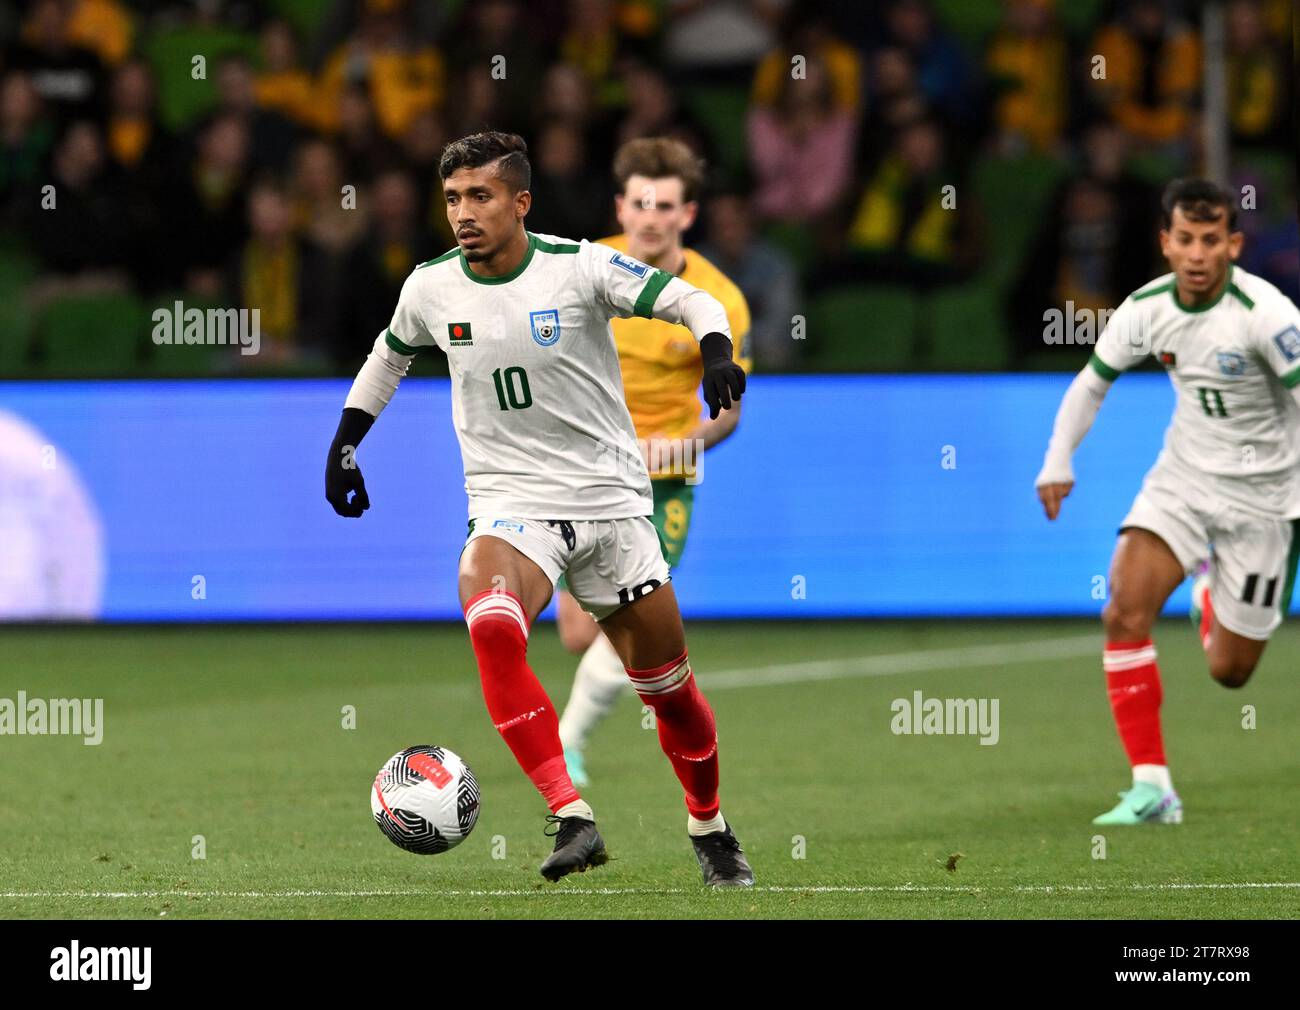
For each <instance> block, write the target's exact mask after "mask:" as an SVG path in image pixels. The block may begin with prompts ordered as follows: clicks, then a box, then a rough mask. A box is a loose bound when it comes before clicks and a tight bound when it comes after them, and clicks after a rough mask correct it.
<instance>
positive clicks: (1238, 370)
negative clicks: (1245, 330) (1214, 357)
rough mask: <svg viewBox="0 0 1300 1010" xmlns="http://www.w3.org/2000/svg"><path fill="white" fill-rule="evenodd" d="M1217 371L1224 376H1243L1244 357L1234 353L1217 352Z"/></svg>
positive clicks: (1244, 370)
mask: <svg viewBox="0 0 1300 1010" xmlns="http://www.w3.org/2000/svg"><path fill="white" fill-rule="evenodd" d="M1218 355H1219V371H1220V372H1222V373H1223V374H1224V375H1245V374H1246V356H1245V355H1244V354H1238V353H1237V352H1236V351H1219V352H1218Z"/></svg>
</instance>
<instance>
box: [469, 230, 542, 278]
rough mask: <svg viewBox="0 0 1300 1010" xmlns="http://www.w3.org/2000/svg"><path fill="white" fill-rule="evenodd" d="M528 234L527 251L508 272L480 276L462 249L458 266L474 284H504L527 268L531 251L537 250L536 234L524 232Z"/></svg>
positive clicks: (530, 260) (531, 258) (531, 255)
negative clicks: (470, 264) (493, 275)
mask: <svg viewBox="0 0 1300 1010" xmlns="http://www.w3.org/2000/svg"><path fill="white" fill-rule="evenodd" d="M524 234H525V235H527V236H528V251H527V252H525V253H524V258H523V259H521V260H520V261H519V266H517V267H515V268H514V269H513V270H511V271H510V272H509V273H508V274H502V275H501V276H500V277H480V276H479V275H478V274H476V273H475V272H474V271H473V270H471V269H470V268H469V260H467V259H466V258H465V252H464V250H462V251H461V253H460V257H459V258H460V268H461V269H462V270H464V271H465V276H466V277H468V278H469V279H470V280H472V281H473V282H474V283H475V284H506V283H509V282H510V281H512V280H514V279H515V278H516V277H518V276H519V275H520V274H521V273H523V272H524V271H525V270H527V269H528V264H529V263H531V262H532V261H533V253H535V252H536V251H537V236H536V235H534V234H533V233H532V232H525V233H524Z"/></svg>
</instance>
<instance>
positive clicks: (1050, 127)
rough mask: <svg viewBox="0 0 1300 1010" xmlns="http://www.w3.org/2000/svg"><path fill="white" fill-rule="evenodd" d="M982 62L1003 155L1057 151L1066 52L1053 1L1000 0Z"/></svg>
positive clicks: (1064, 93) (1065, 103)
mask: <svg viewBox="0 0 1300 1010" xmlns="http://www.w3.org/2000/svg"><path fill="white" fill-rule="evenodd" d="M1004 6H1005V11H1004V16H1003V20H1002V25H1001V27H1000V28H999V29H998V31H997V34H996V35H994V36H993V39H992V41H991V42H990V43H989V48H988V53H987V56H986V59H985V63H986V66H987V68H988V73H989V76H990V77H991V78H992V79H993V88H994V90H995V92H996V98H995V100H994V111H993V114H994V121H995V125H996V128H997V131H998V144H999V147H1000V148H1001V149H1002V151H1003V153H1004V154H1014V153H1019V152H1020V151H1022V150H1024V149H1026V148H1028V149H1030V150H1034V151H1039V152H1043V153H1049V152H1053V151H1055V149H1056V148H1057V146H1058V144H1059V143H1060V140H1061V134H1062V132H1063V131H1064V129H1065V121H1066V116H1067V113H1068V111H1069V110H1068V98H1069V90H1068V87H1069V85H1068V67H1067V60H1068V52H1067V46H1066V39H1065V34H1064V32H1062V30H1061V25H1060V22H1059V21H1058V20H1057V15H1056V0H1004Z"/></svg>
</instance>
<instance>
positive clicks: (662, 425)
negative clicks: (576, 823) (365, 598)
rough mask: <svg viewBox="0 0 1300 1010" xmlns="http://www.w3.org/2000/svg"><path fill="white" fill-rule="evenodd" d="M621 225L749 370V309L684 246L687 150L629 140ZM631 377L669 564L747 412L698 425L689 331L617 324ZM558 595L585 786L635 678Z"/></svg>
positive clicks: (577, 769) (693, 168)
mask: <svg viewBox="0 0 1300 1010" xmlns="http://www.w3.org/2000/svg"><path fill="white" fill-rule="evenodd" d="M614 178H615V179H616V180H617V182H618V187H619V192H618V195H617V196H615V198H614V202H615V207H616V208H617V211H618V222H619V224H620V225H622V227H623V234H622V235H617V236H614V237H612V238H605V239H601V240H600V241H601V242H603V243H604V244H606V245H610V246H613V247H614V248H616V249H618V250H620V251H623V252H626V253H628V254H629V255H631V256H632V257H634V258H635V259H638V260H640V261H641V262H643V263H648V264H649V265H650V266H652V267H656V268H658V269H660V270H664V271H666V272H667V273H669V274H672V275H674V276H677V277H680V278H681V279H682V280H684V281H686V282H687V283H689V284H693V285H695V286H696V287H698V288H702V289H704V290H705V291H707V292H708V293H709V294H711V295H712V296H713V297H714V298H716V299H717V300H718V301H720V302H721V303H722V305H723V307H724V308H725V309H726V311H727V320H728V322H729V323H730V324H731V339H732V345H733V348H734V351H733V354H734V357H735V360H736V361H737V362H739V364H740V365H741V367H742V368H744V369H745V371H746V372H748V371H749V370H750V362H749V358H748V355H747V353H746V351H747V348H746V347H745V338H746V336H747V335H748V333H749V306H748V305H747V304H746V303H745V296H744V295H742V294H741V293H740V289H739V288H738V287H736V285H735V284H733V283H732V282H731V281H730V280H729V279H728V278H727V277H726V276H725V275H724V274H723V273H722V271H721V270H719V269H718V268H717V267H715V266H714V265H713V264H712V263H710V262H709V261H708V260H706V259H705V258H704V257H703V256H701V255H700V254H699V253H697V252H695V251H694V250H692V249H685V248H683V246H682V235H683V234H684V233H685V232H687V231H688V230H689V229H690V227H691V225H692V224H694V222H695V216H696V213H697V212H698V210H699V205H698V203H697V202H696V198H697V196H698V193H699V189H700V187H701V185H702V184H703V181H704V168H703V165H702V163H701V162H700V160H699V159H698V158H697V157H695V155H694V154H693V153H692V152H691V150H690V148H688V147H687V146H686V145H685V144H683V143H681V142H680V141H677V140H672V139H670V138H667V137H649V138H643V139H640V140H633V141H629V142H628V143H626V144H624V145H623V146H622V147H621V148H620V149H619V151H618V153H617V154H616V155H615V157H614ZM610 325H611V326H612V328H613V330H614V342H615V343H616V344H617V345H618V357H619V364H620V365H621V367H622V372H623V395H624V397H625V398H626V400H627V406H628V410H629V411H630V412H631V414H632V423H633V424H634V425H635V426H636V434H637V440H638V442H639V443H640V445H641V447H642V453H643V454H644V455H645V457H646V465H647V468H648V469H649V471H650V478H651V486H652V487H653V489H654V507H655V510H654V516H653V520H654V524H655V528H656V529H658V530H659V537H660V540H661V542H662V544H663V548H664V557H665V558H666V559H667V561H668V564H669V565H671V566H676V565H677V563H678V561H679V560H680V559H681V555H682V549H683V548H684V547H685V546H686V531H687V528H688V527H689V525H690V520H691V506H692V503H693V500H694V495H695V485H696V484H698V483H699V482H700V481H701V480H702V478H703V458H702V454H703V453H704V452H705V451H707V450H708V449H710V448H712V447H713V446H715V445H717V444H718V443H719V442H721V441H722V440H723V439H725V438H727V437H729V436H730V435H731V433H732V432H734V431H735V430H736V424H737V423H738V422H739V420H740V403H739V402H737V403H735V404H734V405H733V406H732V407H731V408H730V409H728V410H723V411H722V412H721V413H720V414H719V415H718V417H717V419H716V420H709V418H708V416H707V415H704V416H702V412H701V405H700V396H699V387H700V376H701V368H702V366H701V364H700V349H699V345H698V343H697V342H696V340H695V339H694V338H693V337H692V336H691V333H690V331H689V330H687V329H686V328H685V327H682V326H677V325H674V324H673V323H666V322H662V321H660V320H657V319H644V318H641V317H639V316H633V317H632V318H630V319H612V320H610ZM559 589H560V591H559V592H558V593H557V594H556V597H557V601H558V603H557V607H558V618H559V628H560V639H561V641H562V642H563V643H564V646H565V648H567V649H568V650H569V651H570V652H574V653H581V654H582V659H581V661H580V662H579V663H578V672H577V675H576V676H575V678H574V682H573V691H572V693H571V694H570V696H569V703H568V705H566V706H565V709H564V713H563V715H562V716H561V717H560V740H561V741H562V742H563V744H564V756H565V759H566V762H567V764H568V767H569V776H570V778H572V779H573V781H574V784H575V785H578V784H584V785H585V784H586V782H587V773H586V768H585V766H584V762H583V758H582V752H583V748H584V747H585V746H586V742H587V737H588V736H589V735H590V733H591V730H592V729H593V728H594V727H595V725H596V724H597V723H598V722H600V720H601V719H603V718H604V717H605V716H606V715H607V714H608V713H609V711H610V709H611V708H613V707H614V703H615V702H616V701H617V700H618V697H619V695H620V694H621V693H622V691H623V689H624V687H625V686H626V685H627V683H628V680H627V674H626V672H625V671H624V669H623V663H622V661H621V660H620V659H619V658H618V654H617V653H615V651H614V649H613V647H612V646H611V645H610V644H609V641H608V640H607V639H606V638H605V636H604V634H602V633H601V631H600V628H599V627H598V626H597V624H596V622H595V621H593V620H592V619H591V617H590V615H588V614H587V613H586V612H585V611H584V610H583V609H582V608H581V607H579V606H578V604H577V602H576V601H575V600H574V599H573V597H572V596H570V595H569V594H568V592H566V591H565V587H564V583H563V582H561V584H560V587H559Z"/></svg>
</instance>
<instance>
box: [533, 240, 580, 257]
mask: <svg viewBox="0 0 1300 1010" xmlns="http://www.w3.org/2000/svg"><path fill="white" fill-rule="evenodd" d="M536 241H537V251H538V252H544V253H555V254H557V255H564V254H566V253H568V254H572V253H576V252H577V251H578V249H579V248H580V247H579V246H576V245H569V244H568V243H566V244H564V245H559V244H557V243H555V242H543V241H542V240H541V239H537V240H536Z"/></svg>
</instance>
